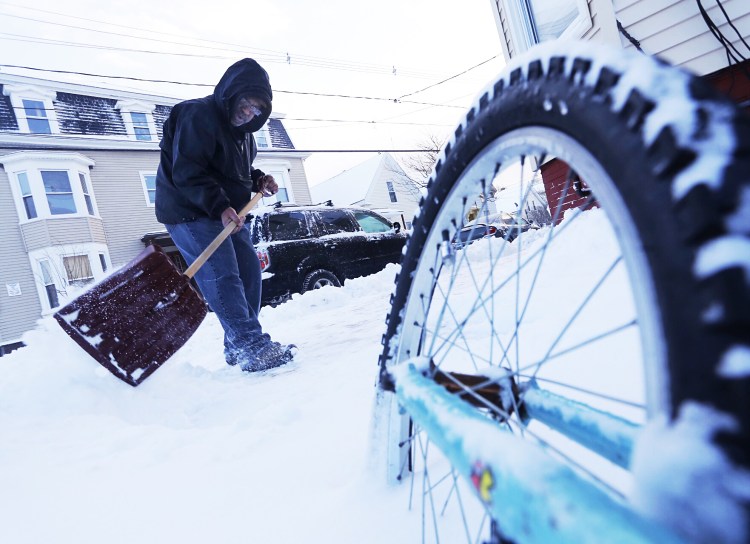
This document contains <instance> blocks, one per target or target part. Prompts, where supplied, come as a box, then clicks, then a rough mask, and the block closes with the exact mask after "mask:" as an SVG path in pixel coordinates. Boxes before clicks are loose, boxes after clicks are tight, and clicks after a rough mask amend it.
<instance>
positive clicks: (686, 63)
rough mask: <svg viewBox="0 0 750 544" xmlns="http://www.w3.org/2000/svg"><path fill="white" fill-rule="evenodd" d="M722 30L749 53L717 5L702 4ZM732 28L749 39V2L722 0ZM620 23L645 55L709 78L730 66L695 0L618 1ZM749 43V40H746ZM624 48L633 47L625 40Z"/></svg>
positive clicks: (616, 4)
mask: <svg viewBox="0 0 750 544" xmlns="http://www.w3.org/2000/svg"><path fill="white" fill-rule="evenodd" d="M703 5H704V7H705V9H706V11H707V13H708V15H709V17H711V19H712V20H713V21H714V22H715V23H716V25H717V26H718V27H719V30H721V32H722V33H723V34H724V35H725V36H726V37H727V38H728V39H730V40H731V41H732V43H734V44H735V46H736V47H737V48H738V49H740V51H747V49H746V48H744V45H742V43H741V41H740V39H739V37H738V36H737V34H736V33H735V31H734V30H733V29H732V28H731V27H730V25H729V23H728V22H727V20H726V18H725V17H724V14H723V13H722V12H721V9H720V8H719V7H718V6H717V5H716V3H715V2H704V3H703ZM722 5H723V6H724V9H725V10H726V12H727V15H728V16H729V18H730V20H731V21H732V24H734V26H735V27H736V28H737V30H739V32H740V34H741V35H742V36H745V37H747V36H750V4H748V3H747V0H723V1H722ZM614 9H615V13H616V16H617V19H618V20H619V21H620V22H621V23H622V25H623V26H624V27H625V29H626V30H627V31H628V32H629V33H630V34H631V35H632V36H633V37H634V38H635V39H637V40H638V41H640V43H641V47H642V49H643V51H644V52H645V53H647V54H649V55H656V56H660V57H662V58H664V59H666V60H667V61H669V62H670V63H672V64H676V65H678V66H683V67H685V68H687V69H688V70H691V71H693V72H694V73H696V74H698V75H706V74H710V73H712V72H715V71H717V70H720V69H721V68H724V67H726V66H727V56H726V52H725V50H724V48H723V47H722V45H721V44H720V43H719V41H718V40H717V39H716V38H715V37H714V36H713V34H711V31H710V30H709V29H708V27H707V25H706V22H705V21H704V20H703V17H702V16H701V14H700V12H699V10H698V6H697V4H696V3H695V2H694V1H693V0H648V1H646V0H619V1H615V2H614ZM746 39H747V38H746ZM622 44H623V46H625V47H627V48H632V47H633V46H632V45H631V44H630V42H628V41H627V40H626V39H625V38H622Z"/></svg>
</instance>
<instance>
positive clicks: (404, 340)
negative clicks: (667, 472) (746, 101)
mask: <svg viewBox="0 0 750 544" xmlns="http://www.w3.org/2000/svg"><path fill="white" fill-rule="evenodd" d="M597 48H598V46H597ZM592 49H593V46H592V45H591V44H578V43H571V44H568V45H563V44H560V43H556V44H552V45H544V46H540V47H537V48H535V49H533V50H532V51H531V52H530V53H529V54H527V55H525V56H523V57H522V58H520V59H519V60H514V62H512V63H511V65H510V67H509V68H508V69H507V70H506V71H505V72H504V74H503V75H502V76H501V77H500V78H498V79H497V80H496V81H495V82H493V83H492V84H491V85H489V86H488V87H487V89H486V91H485V92H483V93H480V95H479V97H478V99H477V101H476V103H475V105H474V107H472V108H471V109H470V110H469V112H468V113H467V115H466V117H465V119H464V120H463V121H462V122H461V124H460V126H459V127H458V128H457V129H456V131H455V133H454V134H453V136H452V137H451V139H450V141H449V142H448V143H447V145H446V146H445V148H444V149H443V151H442V153H441V156H440V158H439V161H438V163H437V165H436V167H435V170H434V173H433V175H432V176H431V178H430V180H429V183H428V186H427V192H426V194H425V196H424V197H423V199H422V201H421V202H420V212H419V214H418V217H416V218H415V220H414V223H413V228H412V231H411V232H410V234H409V238H408V241H407V248H406V252H405V255H404V257H403V259H402V263H401V271H400V273H399V275H398V277H397V278H396V288H395V291H394V294H393V295H392V297H391V303H392V308H391V311H390V313H389V315H388V316H387V319H386V332H385V334H384V336H383V345H384V349H383V352H382V355H381V357H380V365H381V374H380V384H381V387H382V389H384V390H391V389H392V388H393V386H394V384H393V378H392V376H391V374H390V372H389V367H391V365H396V364H399V363H400V362H402V361H405V360H407V359H410V358H413V357H417V356H424V355H427V356H431V354H430V353H429V350H428V349H427V346H426V345H425V335H426V334H427V333H426V332H425V327H426V326H425V324H424V323H423V322H422V323H420V319H418V318H417V317H415V316H417V315H422V314H424V315H427V310H425V307H428V306H429V305H430V304H431V301H432V299H433V297H434V296H435V290H436V289H440V288H438V287H436V285H437V281H436V279H435V276H437V275H438V274H439V272H440V269H442V268H444V267H445V266H446V265H445V261H444V260H443V261H442V262H441V257H440V252H441V251H443V252H445V251H446V247H448V251H449V252H452V251H453V250H452V249H451V248H450V247H449V244H450V241H451V240H452V239H454V237H455V235H456V232H457V231H458V230H459V229H460V228H461V226H462V225H463V224H464V223H465V222H466V217H465V213H466V211H467V201H468V203H469V204H470V203H471V198H472V195H476V194H478V193H480V192H482V191H483V192H484V194H485V195H487V196H489V193H488V191H487V187H488V185H490V184H491V182H492V176H493V175H494V174H496V173H497V171H498V168H500V166H501V164H500V161H497V160H496V159H497V158H498V157H493V153H494V154H496V155H498V154H502V153H504V152H505V151H504V150H507V149H508V148H510V147H513V148H514V149H520V150H521V151H518V153H519V155H520V156H521V157H522V158H523V157H525V154H526V151H525V150H524V146H527V147H528V154H529V156H531V155H534V154H535V153H536V156H535V157H536V162H538V163H540V164H543V163H546V161H548V160H549V158H550V157H552V156H554V157H565V158H571V156H568V155H566V149H565V147H566V146H567V147H575V148H576V149H580V150H581V151H578V152H574V153H572V158H573V159H575V158H578V159H579V160H580V161H581V162H583V163H588V162H592V163H594V164H595V168H594V167H592V168H590V169H589V173H590V177H597V176H594V175H591V173H592V172H600V173H601V177H602V178H606V181H607V183H605V184H604V185H605V186H603V187H597V183H596V181H597V180H596V179H585V177H584V176H581V177H583V178H584V179H583V181H585V182H586V183H588V185H589V187H591V190H592V191H593V198H595V202H596V205H600V204H601V205H602V207H603V208H604V209H605V211H606V213H607V214H608V218H609V220H610V221H611V222H612V224H613V229H614V232H615V233H616V236H617V237H618V238H619V239H620V241H622V242H623V244H624V246H628V247H629V249H628V248H627V247H626V248H624V249H623V252H624V253H625V254H626V257H627V258H626V260H628V261H629V262H628V266H629V267H630V268H629V270H630V271H631V272H633V271H635V273H634V276H632V277H631V279H632V281H633V282H634V283H633V285H634V297H635V298H636V299H638V300H637V301H636V303H637V305H638V306H639V308H640V310H639V311H643V308H646V310H645V311H643V313H644V314H645V315H643V316H642V317H641V321H640V323H641V326H642V327H647V328H648V331H646V334H645V336H650V340H649V339H648V338H647V339H646V341H645V344H646V346H645V354H644V364H645V365H646V367H647V368H646V371H645V372H646V374H647V377H648V375H649V374H650V375H651V376H652V382H653V381H655V382H656V383H655V384H654V383H651V384H650V385H648V387H650V388H651V391H650V392H649V393H648V395H647V396H649V401H648V402H649V407H648V412H649V415H648V417H649V418H650V417H654V416H656V415H659V414H667V415H668V417H669V418H672V419H675V418H677V417H678V415H679V413H680V409H681V408H682V407H684V406H686V405H688V404H691V403H698V404H700V405H705V406H711V407H712V408H714V409H716V410H717V411H719V412H723V413H725V414H729V415H731V417H732V418H733V422H734V423H733V425H729V426H726V427H724V428H720V429H717V430H716V432H715V433H714V436H713V437H712V440H713V442H714V443H716V444H717V445H718V446H719V447H720V448H722V451H724V452H725V454H726V455H727V456H728V458H730V459H732V460H733V461H734V462H736V463H737V464H738V465H739V466H744V467H748V466H750V460H749V459H748V455H749V454H750V453H749V452H750V438H749V437H750V407H749V406H748V399H749V398H750V394H749V393H750V390H749V388H748V383H749V381H750V380H749V379H748V375H749V374H750V371H749V370H748V368H749V367H750V362H748V361H749V359H750V355H749V354H750V335H749V334H748V331H749V330H750V279H749V278H750V121H748V117H747V116H746V115H745V114H743V113H742V112H740V111H739V110H738V109H737V108H736V107H735V106H734V105H733V104H731V103H730V102H729V101H728V100H727V99H725V98H723V97H721V96H719V95H718V94H717V93H716V92H714V91H713V90H712V89H711V88H710V87H709V86H708V85H707V84H706V83H705V82H703V81H701V80H700V79H699V78H697V77H694V76H690V75H688V74H686V73H684V72H681V71H679V70H676V69H674V68H671V67H667V66H666V65H664V64H662V63H660V62H658V61H656V60H654V59H652V58H648V57H645V56H643V55H635V54H633V55H631V54H624V53H623V52H621V51H619V50H618V51H609V50H608V49H604V48H602V49H601V50H599V49H597V50H596V51H592ZM505 142H510V143H505ZM504 146H505V147H504ZM576 153H577V154H578V157H576V156H575V155H576ZM503 157H504V158H505V156H503ZM581 157H584V158H583V159H581ZM571 162H574V161H568V162H567V164H568V166H569V168H568V172H567V176H566V183H567V184H568V185H566V187H567V186H572V185H573V183H572V181H574V180H575V179H576V176H577V175H578V174H579V173H580V171H579V168H578V165H576V164H571ZM493 166H494V171H493V169H492V167H493ZM583 166H584V168H583V169H584V170H585V165H583ZM482 169H484V171H486V172H487V175H485V176H479V175H476V173H477V172H481V171H482ZM579 188H580V187H579ZM583 194H585V193H583ZM485 200H490V198H486V199H485ZM588 202H589V204H590V203H591V202H592V199H589V200H588ZM605 204H609V207H608V206H606V205H605ZM481 206H484V204H481V205H480V207H481ZM549 208H550V211H551V212H552V215H553V216H554V215H555V212H554V208H555V203H554V202H549ZM558 211H559V210H558ZM555 219H556V221H557V222H560V220H561V219H562V217H561V216H558V217H556V218H555ZM555 228H559V227H555ZM553 230H554V229H553ZM441 242H442V244H441ZM514 243H515V242H514ZM438 245H440V246H441V247H437V246H438ZM441 248H442V249H441ZM451 258H453V259H458V258H462V257H460V256H459V257H456V256H455V255H453V256H452V257H451ZM633 262H634V263H635V264H633ZM516 317H517V316H516ZM654 366H655V367H658V368H651V367H654ZM654 375H656V377H657V378H656V379H655V380H654V379H653V376H654ZM402 442H404V441H403V440H402Z"/></svg>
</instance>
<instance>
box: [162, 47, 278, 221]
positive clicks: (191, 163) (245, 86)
mask: <svg viewBox="0 0 750 544" xmlns="http://www.w3.org/2000/svg"><path fill="white" fill-rule="evenodd" d="M243 94H249V95H252V96H255V97H257V98H260V99H262V100H263V101H265V102H266V104H268V108H267V109H264V111H263V113H262V114H261V115H259V116H257V117H254V118H253V119H252V121H250V122H249V123H247V124H245V125H242V126H240V127H233V126H232V125H231V123H230V113H231V106H232V104H233V102H234V100H236V99H237V98H239V96H240V95H243ZM272 98H273V94H272V91H271V83H270V82H269V79H268V74H267V73H266V71H265V70H264V69H263V68H262V67H261V66H260V65H259V64H258V63H257V62H255V61H254V60H253V59H242V60H240V61H238V62H236V63H235V64H233V65H232V66H230V67H229V69H227V71H226V73H225V74H224V75H223V76H222V78H221V80H220V81H219V83H218V84H217V85H216V88H215V89H214V94H213V95H210V96H206V97H204V98H197V99H194V100H186V101H185V102H180V103H179V104H176V105H175V106H174V107H173V108H172V111H171V113H170V114H169V118H168V119H167V120H166V122H165V123H164V136H163V138H162V140H161V143H160V144H159V147H160V148H161V159H160V163H159V170H158V171H157V174H156V218H157V219H158V220H159V221H160V222H161V223H165V224H174V223H184V222H186V221H193V220H195V219H199V218H206V217H208V218H211V219H220V217H221V213H222V212H223V211H224V210H225V209H227V208H228V207H230V206H231V207H232V208H234V209H235V210H238V211H239V210H240V208H242V207H243V206H244V205H245V204H247V203H248V202H249V201H250V197H251V192H253V191H256V192H257V190H258V187H257V181H258V179H259V178H260V177H261V176H263V172H261V171H260V170H257V169H254V168H252V163H253V160H254V159H255V155H256V154H257V148H256V145H255V139H254V138H253V135H252V133H253V132H255V131H257V130H258V129H260V128H261V127H262V126H263V124H264V123H265V122H266V120H267V119H268V117H269V115H270V114H271V100H272Z"/></svg>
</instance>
